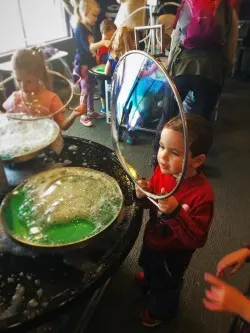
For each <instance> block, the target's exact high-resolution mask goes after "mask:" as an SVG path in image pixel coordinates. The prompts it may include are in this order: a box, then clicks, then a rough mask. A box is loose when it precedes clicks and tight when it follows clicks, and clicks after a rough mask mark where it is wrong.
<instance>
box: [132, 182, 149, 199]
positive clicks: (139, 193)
mask: <svg viewBox="0 0 250 333" xmlns="http://www.w3.org/2000/svg"><path fill="white" fill-rule="evenodd" d="M137 183H138V184H139V185H140V187H141V188H142V189H143V190H145V191H147V192H151V191H152V188H151V185H150V183H149V182H148V181H147V180H146V179H140V180H138V181H137ZM135 193H136V197H137V198H138V199H141V198H143V197H145V196H146V195H145V193H144V192H142V190H141V189H140V188H139V187H138V186H135Z"/></svg>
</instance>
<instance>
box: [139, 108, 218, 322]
mask: <svg viewBox="0 0 250 333" xmlns="http://www.w3.org/2000/svg"><path fill="white" fill-rule="evenodd" d="M186 122H187V131H188V160H187V166H186V170H185V176H184V179H183V181H182V183H181V185H180V187H179V188H178V190H177V191H176V192H175V194H174V195H173V196H171V197H169V198H167V199H162V200H158V206H159V210H158V209H157V208H156V206H155V205H153V204H152V203H151V202H150V201H149V200H148V199H147V198H146V196H145V194H144V193H143V192H142V191H141V190H140V189H139V188H138V187H137V188H136V196H137V198H138V199H140V200H141V201H140V200H139V202H141V204H142V205H143V207H144V208H150V213H149V216H150V219H149V221H148V223H147V225H146V229H145V233H144V239H143V245H142V249H141V253H140V258H139V265H140V266H141V267H142V268H143V272H140V273H138V274H137V276H136V278H137V280H138V282H140V283H141V284H142V285H143V286H144V287H146V288H147V289H148V290H149V307H148V309H146V310H144V311H143V312H142V316H141V320H142V324H143V325H145V326H149V327H153V326H157V325H159V324H161V323H162V322H163V321H166V322H168V321H170V320H171V319H172V318H173V317H175V316H176V314H177V310H178V303H179V296H180V292H181V289H182V285H183V277H184V274H185V271H186V269H187V268H188V266H189V263H190V261H191V258H192V256H193V254H194V252H195V250H196V249H197V248H200V247H203V246H204V244H205V242H206V239H207V235H208V231H209V228H210V225H211V222H212V218H213V212H214V194H213V189H212V187H211V185H210V184H209V183H208V181H207V179H206V178H205V176H204V175H203V174H202V173H200V172H199V171H198V170H197V169H198V168H199V166H200V165H202V164H203V163H204V161H205V159H206V155H207V154H208V151H209V149H210V147H211V145H212V140H213V134H212V133H213V131H212V125H211V124H210V123H209V122H208V121H207V120H205V119H204V118H203V117H200V116H197V115H193V114H187V115H186ZM183 154H184V140H183V127H182V121H181V117H180V116H178V117H175V118H172V119H171V120H170V121H169V122H168V123H166V124H165V126H164V128H163V130H162V132H161V138H160V148H159V151H158V163H159V165H158V166H157V168H156V169H155V171H154V173H153V175H152V177H151V179H150V181H149V182H147V181H146V180H141V181H139V182H140V186H141V187H142V188H143V189H145V190H147V191H148V192H151V193H154V194H163V193H167V192H170V191H171V190H172V189H173V188H174V187H175V186H176V182H177V179H178V176H179V175H180V172H181V170H182V163H183V158H184V155H183Z"/></svg>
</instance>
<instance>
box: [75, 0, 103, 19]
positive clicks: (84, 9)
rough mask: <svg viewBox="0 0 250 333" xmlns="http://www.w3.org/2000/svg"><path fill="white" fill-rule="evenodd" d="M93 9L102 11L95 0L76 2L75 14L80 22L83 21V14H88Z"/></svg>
mask: <svg viewBox="0 0 250 333" xmlns="http://www.w3.org/2000/svg"><path fill="white" fill-rule="evenodd" d="M93 7H97V8H98V9H100V6H99V4H98V3H97V2H96V1H95V0H80V1H78V3H77V2H75V8H74V13H75V17H76V18H77V20H78V22H80V21H81V20H82V13H88V12H89V11H90V9H91V8H93Z"/></svg>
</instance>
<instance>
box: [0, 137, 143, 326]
mask: <svg viewBox="0 0 250 333" xmlns="http://www.w3.org/2000/svg"><path fill="white" fill-rule="evenodd" d="M72 147H73V148H72ZM47 158H50V159H52V158H53V159H54V161H55V163H53V165H52V167H56V166H60V167H62V166H63V165H69V163H70V166H82V165H84V166H85V167H90V168H93V169H97V170H99V171H103V172H105V173H107V174H109V175H110V176H112V177H114V178H115V179H116V180H117V182H118V183H119V185H120V188H121V190H122V192H123V195H124V207H123V210H122V214H120V215H119V217H118V218H117V219H116V221H115V222H114V223H113V225H112V226H111V227H110V228H109V229H108V230H107V231H105V232H104V233H103V234H102V235H101V236H99V237H98V238H96V240H95V241H93V242H91V243H89V244H88V245H87V246H85V247H83V248H80V247H77V248H72V249H71V250H70V251H66V250H64V251H60V252H54V253H51V252H48V251H45V252H41V251H39V252H38V250H37V249H35V248H32V247H25V246H22V245H20V244H18V243H15V242H14V241H12V240H11V239H9V238H8V237H7V236H6V235H5V234H4V232H3V231H1V230H0V331H1V332H2V331H5V330H7V329H8V328H10V327H14V326H16V327H17V326H19V325H20V324H25V323H32V325H33V326H36V325H40V324H41V323H42V322H44V321H45V320H46V316H49V315H50V314H51V313H52V312H53V311H57V312H58V313H59V312H60V311H61V309H62V308H63V305H66V304H68V303H69V302H70V301H73V300H76V299H77V298H82V297H83V295H85V296H86V297H87V294H88V295H89V293H90V292H93V291H94V290H95V289H96V288H97V287H99V286H100V285H102V284H103V283H104V282H105V281H106V280H107V279H108V277H109V276H110V275H111V274H112V273H113V272H114V270H115V269H116V268H117V267H118V266H119V265H120V263H121V262H122V261H123V260H124V259H125V257H126V255H127V254H128V253H129V251H130V249H131V248H132V246H133V244H134V242H135V239H136V237H137V235H138V232H139V229H140V225H141V220H142V215H141V214H142V212H141V210H139V209H138V208H137V207H136V206H135V204H134V200H133V190H134V185H133V183H132V182H131V180H130V178H129V177H128V176H127V175H126V173H125V172H124V171H123V169H122V168H121V166H120V164H119V162H118V161H117V159H116V157H115V156H114V154H113V152H112V151H111V150H110V149H108V148H106V147H104V146H101V145H99V144H97V143H94V142H92V141H87V140H84V139H79V138H72V137H66V138H65V146H64V149H63V151H62V153H61V155H60V156H59V157H56V156H55V155H54V154H49V153H48V154H44V155H42V156H39V157H38V158H37V159H35V160H34V161H29V162H25V163H23V165H18V166H15V165H9V166H8V167H9V168H10V169H11V170H12V171H13V174H15V179H16V180H18V179H21V178H19V175H18V173H19V171H20V170H21V171H26V172H27V170H28V171H29V172H30V174H31V173H32V170H33V173H34V172H37V171H38V170H39V167H40V169H41V170H44V159H47ZM25 332H27V331H26V330H25Z"/></svg>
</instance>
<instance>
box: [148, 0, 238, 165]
mask: <svg viewBox="0 0 250 333" xmlns="http://www.w3.org/2000/svg"><path fill="white" fill-rule="evenodd" d="M234 1H235V0H215V1H213V0H195V1H194V0H183V1H182V4H181V9H180V11H179V16H178V21H177V24H176V27H175V30H174V32H173V36H172V41H171V47H170V54H169V65H168V71H169V73H170V75H171V76H172V77H173V79H174V83H175V85H176V87H177V90H178V92H179V94H180V97H181V100H182V101H184V100H185V98H186V96H187V94H188V93H189V92H190V91H192V92H193V105H192V108H191V110H190V112H193V113H197V114H200V115H201V116H203V117H205V118H206V119H208V120H210V119H211V117H212V114H213V111H214V109H215V106H216V104H217V102H218V98H219V96H220V94H221V89H222V85H223V82H224V79H225V77H226V75H227V74H228V73H229V72H230V71H231V70H232V68H233V66H234V62H235V55H236V46H237V37H238V17H237V13H236V10H235V7H234ZM204 18H205V19H204ZM165 96H166V97H165V100H164V107H163V113H162V117H161V120H160V122H159V125H158V127H157V132H156V137H155V141H154V153H153V159H152V164H153V165H154V166H155V165H156V164H157V160H156V155H157V151H158V148H159V139H160V133H161V129H162V126H163V125H164V124H165V123H166V122H167V121H168V120H169V119H170V118H172V117H174V116H176V115H177V114H178V112H179V109H178V106H177V103H176V100H175V97H174V94H173V92H172V90H171V88H170V87H168V86H167V87H166V93H165Z"/></svg>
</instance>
